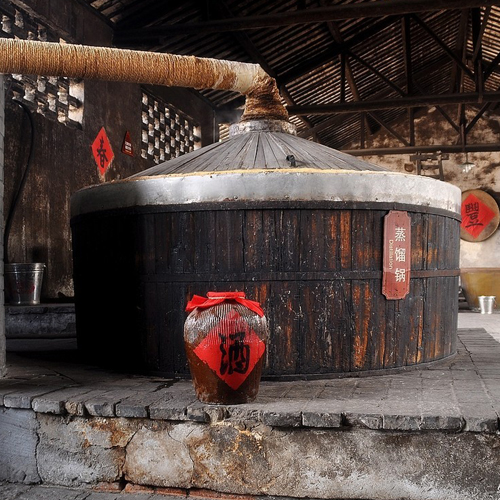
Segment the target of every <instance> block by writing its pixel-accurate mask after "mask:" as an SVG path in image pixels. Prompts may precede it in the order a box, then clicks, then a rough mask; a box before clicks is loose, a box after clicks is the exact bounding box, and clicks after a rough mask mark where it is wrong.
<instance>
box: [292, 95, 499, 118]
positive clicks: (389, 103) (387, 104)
mask: <svg viewBox="0 0 500 500" xmlns="http://www.w3.org/2000/svg"><path fill="white" fill-rule="evenodd" d="M479 99H480V94H478V93H477V92H467V93H455V94H433V95H413V96H406V97H398V98H393V99H373V100H366V101H358V102H356V101H352V102H345V103H341V102H338V103H332V104H317V105H300V106H289V107H288V108H287V110H288V113H289V114H291V115H297V116H300V115H330V114H337V113H342V114H346V113H347V114H349V113H362V112H372V111H376V110H382V109H402V108H419V107H431V106H443V105H449V104H477V103H479V102H480V101H479ZM483 99H484V101H486V102H500V91H493V92H485V93H484V94H483Z"/></svg>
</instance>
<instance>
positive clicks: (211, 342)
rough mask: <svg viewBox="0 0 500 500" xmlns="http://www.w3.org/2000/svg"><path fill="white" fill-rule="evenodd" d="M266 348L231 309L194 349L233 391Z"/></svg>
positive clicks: (250, 370)
mask: <svg viewBox="0 0 500 500" xmlns="http://www.w3.org/2000/svg"><path fill="white" fill-rule="evenodd" d="M265 350H266V347H265V344H264V342H263V341H262V340H261V339H260V338H259V337H258V335H257V334H256V333H255V332H254V331H253V330H252V329H251V328H250V326H249V325H248V323H247V322H246V321H245V320H244V319H243V318H242V317H241V316H240V314H239V313H238V312H237V311H231V312H230V313H229V314H227V315H226V316H225V317H224V318H222V319H221V321H220V322H219V323H218V324H217V326H215V328H213V329H212V330H211V331H210V332H209V333H208V335H207V336H206V337H205V338H204V339H203V340H202V341H201V342H200V344H198V346H197V347H196V348H195V349H194V353H195V354H196V355H197V356H198V357H199V358H200V359H201V360H202V361H203V362H204V363H206V364H207V365H208V366H209V367H210V369H211V370H212V371H213V372H215V374H216V375H217V376H218V377H219V378H220V379H221V380H223V381H224V382H225V383H226V384H227V385H228V386H229V387H231V389H233V390H236V389H238V387H239V386H240V385H241V384H242V383H243V382H244V381H245V380H246V379H247V377H248V376H249V375H250V374H251V373H252V370H253V369H254V367H255V365H256V364H257V362H258V361H259V360H260V358H261V357H262V356H263V354H264V351H265Z"/></svg>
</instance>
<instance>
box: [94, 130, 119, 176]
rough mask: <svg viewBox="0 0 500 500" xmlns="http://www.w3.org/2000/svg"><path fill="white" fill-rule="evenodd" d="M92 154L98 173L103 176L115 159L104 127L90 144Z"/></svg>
mask: <svg viewBox="0 0 500 500" xmlns="http://www.w3.org/2000/svg"><path fill="white" fill-rule="evenodd" d="M92 154H93V155H94V160H95V162H96V163H97V167H98V168H99V172H101V175H104V174H105V173H106V170H107V169H108V167H109V166H110V165H111V162H112V161H113V158H114V157H115V155H114V153H113V150H112V149H111V144H110V143H109V139H108V136H107V135H106V131H105V130H104V127H102V128H101V130H99V133H98V134H97V137H96V138H95V140H94V142H93V143H92Z"/></svg>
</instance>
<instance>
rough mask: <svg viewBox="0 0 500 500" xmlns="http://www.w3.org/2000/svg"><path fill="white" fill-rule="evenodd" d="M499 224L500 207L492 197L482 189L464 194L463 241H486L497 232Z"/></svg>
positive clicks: (461, 228)
mask: <svg viewBox="0 0 500 500" xmlns="http://www.w3.org/2000/svg"><path fill="white" fill-rule="evenodd" d="M499 222H500V215H499V209H498V205H497V202H496V201H495V199H494V198H493V197H492V196H491V195H489V194H488V193H485V192H484V191H481V190H480V189H471V190H469V191H465V192H464V193H462V224H461V225H460V237H461V238H462V239H463V240H466V241H474V242H478V241H484V240H485V239H486V238H489V237H490V236H491V235H492V234H493V233H494V232H495V231H496V230H497V228H498V224H499Z"/></svg>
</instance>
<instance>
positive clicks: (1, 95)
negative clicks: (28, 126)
mask: <svg viewBox="0 0 500 500" xmlns="http://www.w3.org/2000/svg"><path fill="white" fill-rule="evenodd" d="M4 136H5V85H4V76H3V75H0V188H1V189H0V192H1V193H3V179H4V177H3V175H4V174H3V173H4ZM0 215H1V220H2V221H3V194H2V195H1V197H0ZM0 228H1V230H0V255H1V258H0V262H1V268H0V378H1V377H5V375H6V374H7V361H6V355H5V352H6V348H5V306H4V303H5V300H4V279H3V255H4V241H3V222H2V224H1V225H0Z"/></svg>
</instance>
